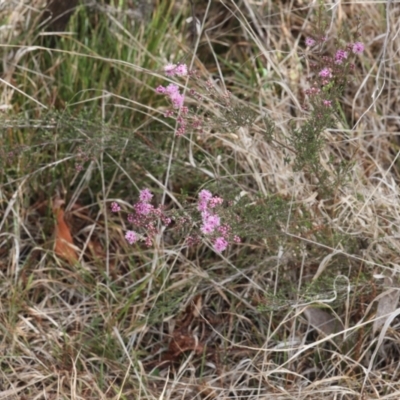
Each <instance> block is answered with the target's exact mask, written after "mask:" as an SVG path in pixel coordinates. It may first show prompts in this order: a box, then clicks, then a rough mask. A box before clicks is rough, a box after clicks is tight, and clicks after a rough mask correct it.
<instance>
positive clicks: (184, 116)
mask: <svg viewBox="0 0 400 400" xmlns="http://www.w3.org/2000/svg"><path fill="white" fill-rule="evenodd" d="M164 72H165V75H167V76H169V77H174V76H180V77H182V76H187V75H189V76H190V77H192V78H193V77H196V73H195V71H188V68H187V65H186V64H178V65H176V64H168V65H166V66H165V67H164ZM156 92H157V93H159V94H164V95H166V96H167V97H168V98H169V100H170V101H171V103H172V107H173V109H172V110H167V111H165V113H164V117H165V118H176V122H177V123H178V129H177V130H176V135H177V136H182V135H184V134H185V133H186V131H187V128H188V127H189V126H190V127H191V128H193V129H196V130H197V131H198V132H199V133H201V132H202V130H203V128H202V126H203V123H202V121H201V120H200V119H199V117H198V116H196V115H195V116H193V115H189V108H188V107H186V106H184V102H185V96H184V94H182V93H181V92H180V91H179V86H178V85H176V84H174V83H170V84H169V85H168V86H162V85H160V86H158V87H157V88H156ZM189 96H192V97H193V98H195V99H196V100H197V101H199V100H200V97H201V96H199V94H198V93H196V92H195V91H194V90H189ZM174 109H175V110H174Z"/></svg>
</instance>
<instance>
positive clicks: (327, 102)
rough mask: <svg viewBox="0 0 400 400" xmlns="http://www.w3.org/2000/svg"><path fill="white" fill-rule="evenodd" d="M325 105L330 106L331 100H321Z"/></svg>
mask: <svg viewBox="0 0 400 400" xmlns="http://www.w3.org/2000/svg"><path fill="white" fill-rule="evenodd" d="M322 103H323V104H324V106H325V107H332V101H331V100H324V101H323V102H322Z"/></svg>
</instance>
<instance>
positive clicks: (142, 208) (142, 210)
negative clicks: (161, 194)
mask: <svg viewBox="0 0 400 400" xmlns="http://www.w3.org/2000/svg"><path fill="white" fill-rule="evenodd" d="M134 207H135V210H136V213H137V214H139V215H148V214H150V212H151V211H152V210H153V209H154V207H153V206H152V205H151V204H149V203H142V202H139V203H136V204H135V205H134Z"/></svg>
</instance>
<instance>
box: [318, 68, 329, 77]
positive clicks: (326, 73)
mask: <svg viewBox="0 0 400 400" xmlns="http://www.w3.org/2000/svg"><path fill="white" fill-rule="evenodd" d="M319 76H320V77H321V78H330V77H331V76H332V74H331V71H330V70H329V68H324V69H323V70H322V71H321V72H320V73H319Z"/></svg>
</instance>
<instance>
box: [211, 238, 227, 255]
mask: <svg viewBox="0 0 400 400" xmlns="http://www.w3.org/2000/svg"><path fill="white" fill-rule="evenodd" d="M227 247H228V242H227V241H226V239H225V238H223V237H222V236H221V237H218V238H216V239H215V241H214V249H215V251H217V252H218V253H220V252H222V251H224V250H225V249H226V248H227Z"/></svg>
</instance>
